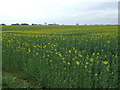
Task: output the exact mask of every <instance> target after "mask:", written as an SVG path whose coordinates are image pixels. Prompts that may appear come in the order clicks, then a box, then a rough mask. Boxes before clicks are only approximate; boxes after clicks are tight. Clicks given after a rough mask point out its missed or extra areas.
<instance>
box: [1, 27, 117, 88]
mask: <svg viewBox="0 0 120 90" xmlns="http://www.w3.org/2000/svg"><path fill="white" fill-rule="evenodd" d="M2 29H3V30H2V62H3V65H2V67H3V71H6V72H7V71H11V72H12V71H19V72H23V73H24V76H25V78H26V79H28V80H30V81H35V82H36V83H37V84H38V85H39V84H42V85H43V86H45V87H48V88H116V87H118V83H119V82H118V56H117V54H118V35H117V33H118V26H115V25H78V26H75V25H51V26H49V25H36V26H3V27H2Z"/></svg>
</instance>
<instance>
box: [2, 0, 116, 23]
mask: <svg viewBox="0 0 120 90" xmlns="http://www.w3.org/2000/svg"><path fill="white" fill-rule="evenodd" d="M100 2H118V0H99V1H98V0H0V3H1V5H0V23H2V22H5V23H15V22H20V23H21V22H28V23H32V22H37V23H41V22H43V23H44V22H50V23H52V22H62V23H64V22H65V23H66V24H72V23H75V22H81V21H82V20H85V19H90V20H91V19H92V18H95V17H96V18H97V17H99V18H105V17H111V19H112V18H113V17H114V16H113V12H115V13H116V11H112V10H107V9H104V8H101V10H98V9H99V7H97V6H99V5H100ZM100 7H103V6H100ZM108 7H110V6H108ZM116 9H117V8H116ZM104 12H106V13H104ZM99 13H102V14H99ZM93 14H94V15H93ZM108 15H109V16H108ZM114 15H115V16H116V15H117V13H116V14H114ZM78 20H79V21H78ZM83 22H84V21H83Z"/></svg>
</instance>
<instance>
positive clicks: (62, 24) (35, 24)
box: [0, 23, 120, 26]
mask: <svg viewBox="0 0 120 90" xmlns="http://www.w3.org/2000/svg"><path fill="white" fill-rule="evenodd" d="M0 25H1V26H5V25H6V24H4V23H2V24H0ZM11 25H30V24H28V23H22V24H19V23H16V24H11ZM31 25H59V24H56V23H53V24H47V23H44V24H33V23H32V24H31ZM62 25H64V24H62ZM76 25H79V24H78V23H77V24H76ZM84 25H90V24H84ZM92 25H120V24H92Z"/></svg>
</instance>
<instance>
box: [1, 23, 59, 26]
mask: <svg viewBox="0 0 120 90" xmlns="http://www.w3.org/2000/svg"><path fill="white" fill-rule="evenodd" d="M0 25H2V26H5V25H6V24H4V23H3V24H0ZM11 25H30V24H28V23H22V24H19V23H16V24H11ZM31 25H42V24H33V23H32V24H31ZM43 25H44V24H43ZM45 25H47V24H45ZM48 25H59V24H55V23H54V24H48Z"/></svg>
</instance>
